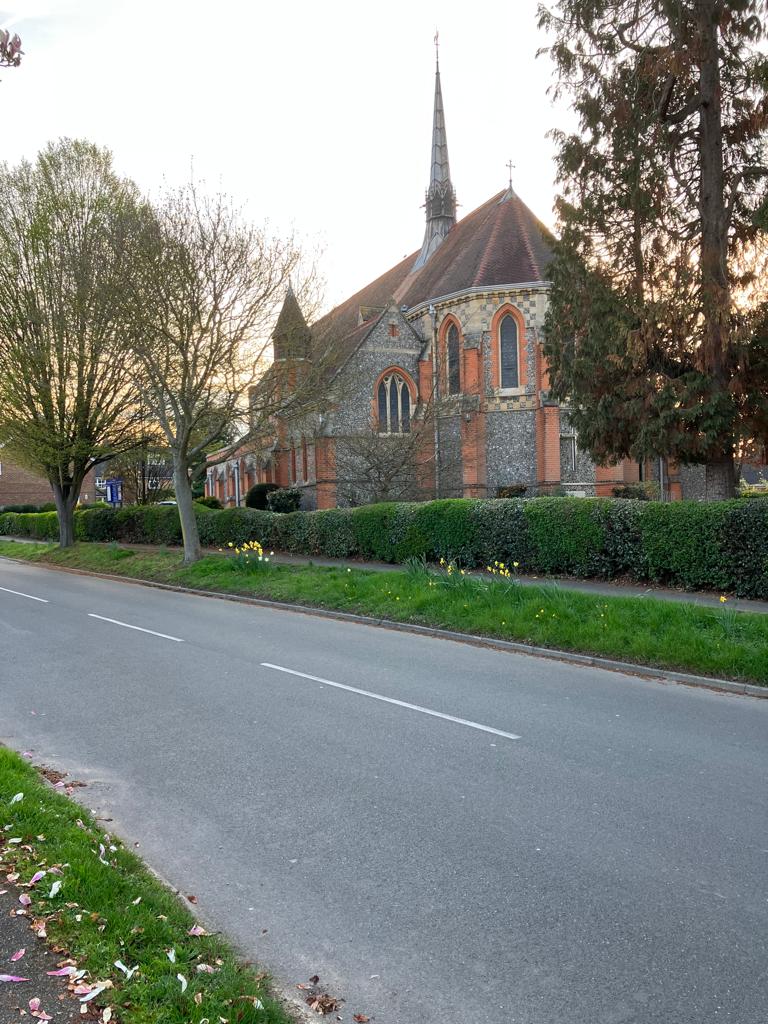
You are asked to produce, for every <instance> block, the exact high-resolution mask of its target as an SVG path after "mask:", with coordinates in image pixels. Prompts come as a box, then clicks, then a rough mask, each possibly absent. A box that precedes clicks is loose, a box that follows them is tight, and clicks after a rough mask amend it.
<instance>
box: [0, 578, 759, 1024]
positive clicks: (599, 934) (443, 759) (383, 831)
mask: <svg viewBox="0 0 768 1024" xmlns="http://www.w3.org/2000/svg"><path fill="white" fill-rule="evenodd" d="M0 587H2V588H5V589H3V590H0V739H2V740H3V741H5V742H7V743H8V744H9V745H11V746H13V747H15V748H16V749H19V750H22V749H27V750H33V751H34V754H35V757H36V758H37V759H39V760H40V761H44V762H46V763H48V764H52V765H54V766H56V767H58V768H60V769H61V770H64V771H68V772H70V773H71V775H72V776H73V777H75V778H77V779H83V780H84V781H86V782H87V783H88V788H87V789H85V790H83V791H82V794H83V799H84V800H85V801H86V802H87V803H88V805H89V806H90V807H92V808H95V809H96V810H97V811H98V813H100V814H102V815H104V816H106V817H110V818H113V819H114V826H113V827H114V828H115V830H116V831H117V832H119V833H120V834H121V835H122V836H123V837H124V838H125V839H126V841H128V842H139V843H140V851H141V852H142V853H143V854H144V856H145V857H146V859H147V861H148V862H149V863H150V865H152V867H154V868H155V869H157V870H158V871H159V872H161V873H162V874H163V875H164V876H165V877H167V878H168V879H169V880H170V881H172V882H173V883H174V884H175V885H176V886H177V887H179V888H180V889H182V890H183V891H185V892H192V893H195V894H196V895H197V897H198V909H199V911H200V914H201V916H202V918H203V920H204V921H205V922H206V923H207V924H208V925H209V927H211V928H219V929H221V930H223V931H225V932H226V933H227V934H228V935H229V936H230V937H231V938H232V939H234V941H235V942H236V943H237V944H239V946H240V947H241V948H242V949H243V951H244V952H245V953H246V954H247V955H248V956H249V957H252V958H253V959H255V960H257V961H258V962H260V963H263V964H265V965H266V966H267V967H268V968H270V969H271V970H272V971H273V972H274V973H275V976H276V977H277V979H278V981H279V982H280V983H281V984H282V985H283V986H284V988H285V990H286V991H292V992H293V993H294V994H295V993H296V991H297V990H296V987H295V986H296V985H297V984H298V983H300V982H306V980H307V978H308V977H309V976H310V975H312V974H315V973H317V974H319V975H320V976H321V979H322V980H323V983H324V984H327V986H328V988H329V989H330V990H331V991H332V992H333V994H335V995H338V996H341V997H343V998H344V999H345V1003H344V1012H343V1017H344V1019H345V1020H347V1021H348V1020H351V1019H352V1015H353V1014H355V1013H359V1014H365V1015H367V1016H370V1017H371V1018H372V1019H373V1021H374V1022H375V1024H417V1022H418V1024H446V1022H451V1024H623V1022H627V1024H629V1022H632V1024H721V1022H729V1024H765V1020H766V1016H765V1011H766V996H765V993H766V991H768V978H767V977H766V965H768V873H767V872H766V870H765V865H766V855H767V854H768V829H767V828H766V825H767V824H768V815H767V813H766V798H765V794H766V791H767V786H768V762H767V761H766V757H765V751H766V749H767V745H768V701H761V700H757V699H754V698H750V697H737V696H731V695H727V694H718V693H712V692H709V691H707V690H699V689H693V688H688V687H684V686H676V685H662V684H660V683H657V682H653V681H649V680H643V679H639V678H636V677H632V676H625V675H622V674H620V673H614V672H607V671H603V670H597V669H594V668H587V667H580V666H575V665H567V664H563V663H561V662H557V661H550V660H548V659H542V658H532V657H527V656H524V655H513V654H505V653H501V652H498V651H493V650H486V649H478V648H475V647H470V646H468V645H465V644H462V643H456V642H451V641H446V640H440V639H436V638H431V637H424V636H415V635H409V634H402V633H394V632H391V631H387V630H380V629H376V628H374V627H371V626H362V625H355V624H352V623H348V622H338V621H332V620H328V619H323V618H319V617H316V616H312V615H306V614H298V613H295V612H290V611H287V610H281V609H271V608H260V607H252V606H246V605H238V604H232V603H230V602H225V601H220V600H216V599H214V598H208V597H198V596H193V595H186V594H177V593H169V592H165V591H158V590H154V589H150V588H146V587H142V586H137V585H132V584H127V583H120V582H113V581H109V580H99V579H94V578H89V577H82V576H74V575H70V574H64V573H58V572H54V571H51V570H48V569H45V568H42V567H38V566H29V565H19V564H17V563H14V562H11V561H7V560H0ZM33 712H35V713H34V714H33Z"/></svg>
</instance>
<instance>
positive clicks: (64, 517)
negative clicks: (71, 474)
mask: <svg viewBox="0 0 768 1024" xmlns="http://www.w3.org/2000/svg"><path fill="white" fill-rule="evenodd" d="M81 482H82V481H81ZM51 488H52V490H53V500H54V501H55V502H56V512H57V514H58V517H59V547H62V548H71V547H72V545H73V544H74V543H75V505H76V504H77V499H78V498H79V497H80V484H78V485H77V486H75V484H74V482H71V483H66V484H62V483H59V482H58V481H57V482H55V483H54V482H51Z"/></svg>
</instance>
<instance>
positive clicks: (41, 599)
mask: <svg viewBox="0 0 768 1024" xmlns="http://www.w3.org/2000/svg"><path fill="white" fill-rule="evenodd" d="M0 590H3V591H5V593H6V594H15V595H16V597H26V598H28V599H29V600H30V601H39V602H40V604H49V601H48V598H47V597H35V596H34V595H33V594H22V592H21V591H20V590H9V589H8V587H0Z"/></svg>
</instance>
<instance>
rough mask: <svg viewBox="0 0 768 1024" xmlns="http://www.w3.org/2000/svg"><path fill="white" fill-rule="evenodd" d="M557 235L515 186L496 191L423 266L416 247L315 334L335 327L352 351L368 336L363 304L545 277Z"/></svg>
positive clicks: (411, 300)
mask: <svg viewBox="0 0 768 1024" xmlns="http://www.w3.org/2000/svg"><path fill="white" fill-rule="evenodd" d="M552 243H553V238H552V236H551V234H550V233H549V232H548V231H547V229H546V228H545V227H544V225H543V224H542V223H541V221H540V220H538V219H537V218H536V217H535V216H534V215H533V213H532V212H531V211H530V210H529V209H528V207H527V206H526V205H525V203H524V202H523V201H522V200H521V199H520V198H519V197H518V196H517V195H515V193H514V192H513V191H511V190H506V191H503V192H499V193H497V195H495V196H493V197H492V198H491V199H489V200H488V201H487V202H486V203H483V205H482V206H479V207H478V208H477V209H476V210H474V211H473V212H472V213H470V214H468V215H467V216H466V217H464V218H463V219H462V220H460V221H459V222H458V223H457V224H455V225H454V227H452V228H451V230H450V231H449V232H448V234H447V235H446V237H445V241H444V242H443V243H442V244H441V245H440V247H439V249H437V251H436V252H435V253H434V254H433V255H432V256H431V258H430V259H429V260H428V262H427V263H426V264H425V265H424V266H423V267H422V268H421V269H420V270H416V271H412V267H413V264H414V263H415V261H416V257H417V256H418V250H417V251H416V252H415V253H412V254H411V255H410V256H407V257H406V258H405V259H404V260H401V262H400V263H398V264H397V265H396V266H394V267H392V269H391V270H388V271H387V272H386V273H385V274H382V275H381V277H378V278H376V280H375V281H372V282H371V283H370V284H369V285H366V287H365V288H362V289H361V290H360V291H359V292H356V293H355V294H354V295H352V296H350V298H348V299H347V300H346V301H345V302H342V303H341V305H339V306H337V307H336V308H335V309H334V310H332V311H331V312H330V313H328V314H327V315H326V316H324V317H323V318H322V319H321V320H320V321H318V323H317V324H316V325H315V327H314V328H313V334H314V335H315V337H316V338H319V337H321V336H324V335H325V333H326V332H332V333H333V334H334V335H336V336H337V338H344V339H345V344H344V345H343V348H344V349H345V350H346V353H347V354H350V353H351V352H352V351H354V349H355V348H356V347H357V345H358V344H359V343H360V341H361V340H362V338H363V337H364V335H365V333H366V331H365V330H364V329H363V327H371V326H372V321H368V323H367V325H360V327H359V328H358V317H359V311H360V307H361V306H382V307H383V306H386V305H387V304H388V303H389V302H390V301H391V299H393V298H394V299H395V301H396V302H397V303H398V305H405V306H408V307H411V306H416V305H419V304H421V303H422V302H427V301H429V300H433V299H438V298H440V297H441V296H443V295H450V294H451V293H453V292H458V291H461V290H463V289H465V288H483V287H489V286H492V285H507V284H524V283H528V282H532V281H542V280H544V276H545V271H546V267H547V264H548V263H549V262H550V260H551V258H552Z"/></svg>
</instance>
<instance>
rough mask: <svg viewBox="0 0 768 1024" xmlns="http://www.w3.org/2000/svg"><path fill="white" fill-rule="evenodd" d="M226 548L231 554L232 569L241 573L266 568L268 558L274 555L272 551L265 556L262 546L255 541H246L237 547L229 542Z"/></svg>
mask: <svg viewBox="0 0 768 1024" xmlns="http://www.w3.org/2000/svg"><path fill="white" fill-rule="evenodd" d="M227 548H228V549H229V550H231V552H232V556H233V557H232V564H233V568H235V569H239V570H240V571H241V572H249V571H253V570H254V569H262V568H266V566H267V565H268V564H269V560H270V558H271V557H272V556H273V555H274V551H270V552H269V554H268V555H267V554H265V553H264V548H263V546H262V545H261V544H260V543H259V542H258V541H257V540H247V541H245V543H243V544H241V545H240V546H239V547H238V545H236V544H233V543H232V541H230V542H229V543H228V544H227ZM221 550H223V549H222V548H219V551H221Z"/></svg>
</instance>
